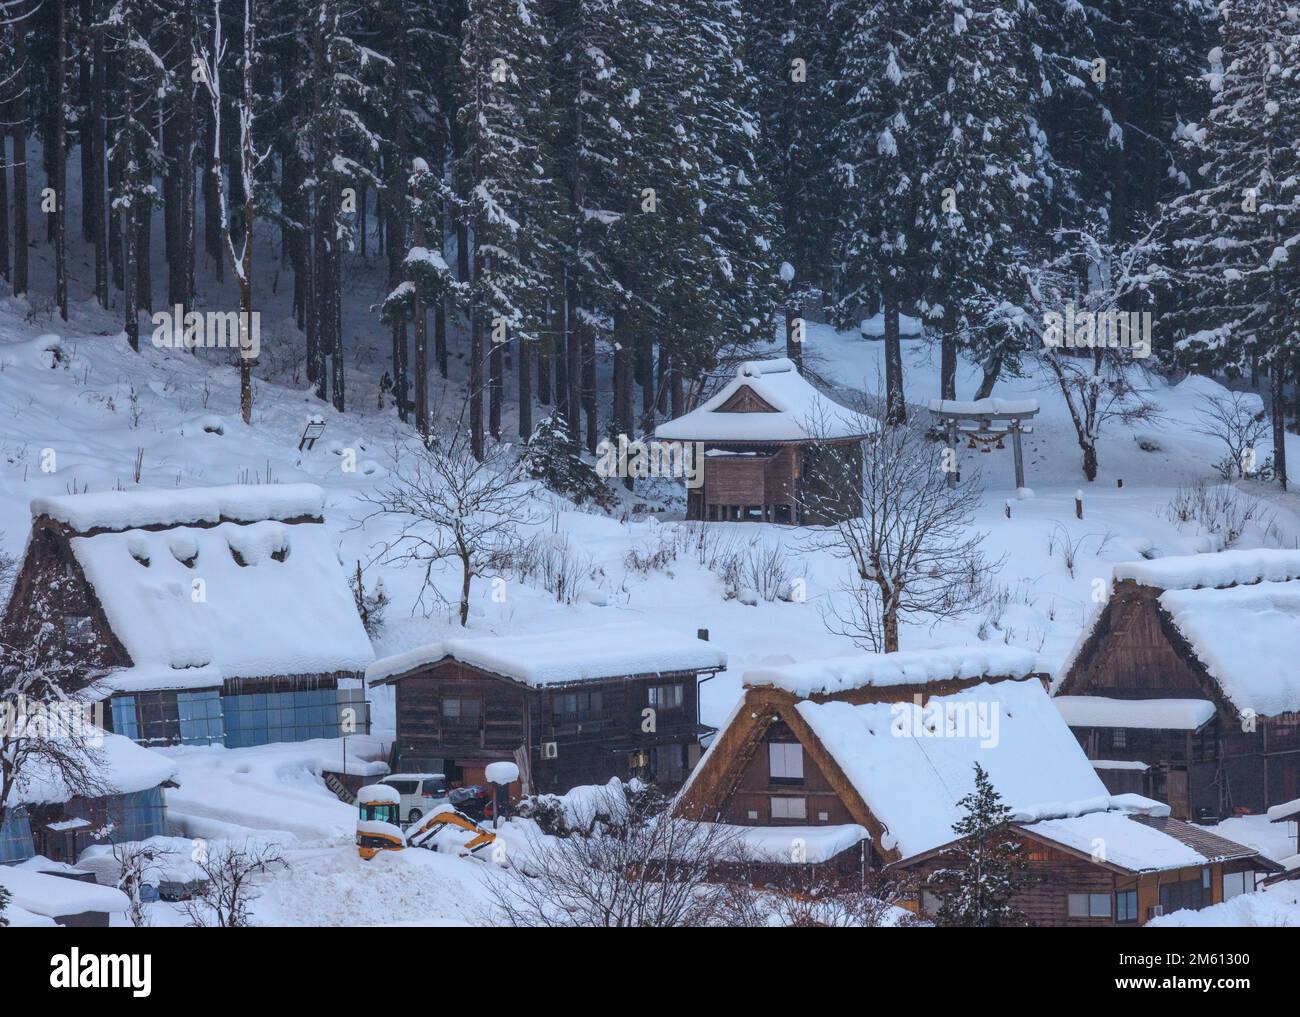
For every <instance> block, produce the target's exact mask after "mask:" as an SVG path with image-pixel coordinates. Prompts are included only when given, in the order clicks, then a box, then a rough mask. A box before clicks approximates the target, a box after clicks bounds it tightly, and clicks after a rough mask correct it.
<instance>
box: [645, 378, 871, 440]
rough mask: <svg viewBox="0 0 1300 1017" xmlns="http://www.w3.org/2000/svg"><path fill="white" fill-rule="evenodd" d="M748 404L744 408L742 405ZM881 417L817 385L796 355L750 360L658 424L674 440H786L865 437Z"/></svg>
mask: <svg viewBox="0 0 1300 1017" xmlns="http://www.w3.org/2000/svg"><path fill="white" fill-rule="evenodd" d="M742 407H743V408H742ZM875 430H876V422H875V421H874V420H872V419H871V418H869V417H865V416H863V415H862V414H859V413H855V412H853V411H852V410H850V409H848V408H846V407H844V406H841V405H840V404H839V403H837V402H835V401H834V400H832V399H830V398H828V397H827V396H825V395H823V394H822V393H821V392H819V391H818V390H817V389H816V388H814V387H813V386H812V385H811V384H809V383H808V381H807V380H806V379H805V378H804V377H803V375H801V374H800V373H799V370H798V368H797V367H795V364H794V361H792V360H788V359H786V358H784V357H783V358H780V359H777V360H748V361H746V362H745V363H743V364H741V365H740V366H739V367H738V368H736V377H735V378H733V379H732V380H731V381H729V382H728V383H727V384H726V385H725V386H723V388H722V389H721V390H720V391H719V392H718V393H717V394H716V395H714V396H713V397H712V398H710V399H708V400H707V401H705V402H704V403H703V404H701V405H700V406H698V407H696V408H695V409H693V410H691V412H690V413H687V414H684V415H683V416H680V417H678V418H677V419H676V420H669V421H667V422H666V423H663V424H660V425H659V426H658V427H657V428H655V437H656V438H661V439H667V440H670V441H719V442H760V443H761V442H787V441H809V440H813V439H823V440H847V439H851V438H864V437H866V436H867V435H869V434H871V433H873V432H874V431H875Z"/></svg>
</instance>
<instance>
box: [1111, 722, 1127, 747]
mask: <svg viewBox="0 0 1300 1017" xmlns="http://www.w3.org/2000/svg"><path fill="white" fill-rule="evenodd" d="M1110 747H1111V748H1112V749H1126V748H1128V732H1127V731H1125V730H1124V729H1123V728H1122V727H1115V728H1111V731H1110Z"/></svg>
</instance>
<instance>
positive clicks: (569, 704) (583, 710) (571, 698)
mask: <svg viewBox="0 0 1300 1017" xmlns="http://www.w3.org/2000/svg"><path fill="white" fill-rule="evenodd" d="M603 706H604V697H603V696H602V695H601V693H599V692H561V693H559V694H557V695H556V696H555V698H554V699H552V700H551V712H552V713H553V715H554V716H555V721H556V723H557V724H558V723H573V722H575V721H584V720H593V719H595V718H598V717H599V716H600V714H601V710H602V709H603Z"/></svg>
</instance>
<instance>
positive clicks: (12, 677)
mask: <svg viewBox="0 0 1300 1017" xmlns="http://www.w3.org/2000/svg"><path fill="white" fill-rule="evenodd" d="M87 685H88V678H87V674H86V669H85V667H84V665H82V664H79V663H77V662H76V661H63V660H52V659H48V658H47V656H46V655H44V654H42V653H41V652H39V650H38V649H37V648H20V647H14V646H8V645H5V644H2V643H0V825H2V824H3V823H4V820H5V812H6V809H7V808H8V803H11V802H12V801H14V800H15V799H18V798H21V796H22V793H23V792H24V791H25V790H26V789H28V788H29V787H32V786H34V785H39V786H40V787H41V788H42V789H44V790H48V789H55V790H56V791H57V792H58V793H60V794H63V795H66V796H67V797H69V798H71V797H74V796H82V797H86V798H98V797H101V796H103V795H105V794H108V793H109V789H108V787H107V786H106V784H105V782H104V779H103V776H102V770H103V755H102V753H101V751H100V749H99V745H100V742H101V739H102V737H103V731H102V730H101V729H100V728H99V727H97V726H96V725H95V724H93V723H92V721H91V717H90V707H89V705H88V704H89V703H90V702H93V698H92V699H85V698H81V696H82V695H83V694H84V689H85V687H86V686H87Z"/></svg>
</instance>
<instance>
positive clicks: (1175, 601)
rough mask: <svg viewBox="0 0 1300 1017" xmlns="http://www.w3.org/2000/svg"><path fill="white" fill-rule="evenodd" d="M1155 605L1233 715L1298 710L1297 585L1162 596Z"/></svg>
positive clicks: (1299, 618)
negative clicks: (1219, 693)
mask: <svg viewBox="0 0 1300 1017" xmlns="http://www.w3.org/2000/svg"><path fill="white" fill-rule="evenodd" d="M1159 603H1160V607H1161V608H1162V609H1163V610H1164V611H1166V612H1167V613H1168V615H1169V617H1170V620H1171V621H1172V622H1173V624H1174V627H1175V628H1177V629H1178V632H1179V634H1180V635H1182V637H1183V638H1184V639H1186V640H1187V643H1188V645H1189V646H1190V647H1191V649H1192V652H1193V653H1194V654H1195V655H1196V659H1197V660H1199V661H1200V662H1201V664H1202V665H1204V667H1205V670H1206V671H1207V672H1209V675H1210V677H1211V678H1213V679H1214V680H1215V681H1216V682H1217V683H1218V685H1219V687H1220V688H1221V689H1222V690H1223V694H1224V695H1225V696H1226V697H1227V698H1228V699H1229V700H1230V701H1231V703H1232V705H1233V706H1234V707H1236V709H1237V710H1239V711H1243V712H1244V711H1247V710H1251V711H1254V712H1255V713H1256V714H1258V715H1260V716H1264V717H1272V716H1277V715H1278V714H1282V713H1289V712H1291V711H1293V710H1297V709H1300V674H1297V673H1296V671H1295V669H1294V666H1293V665H1294V662H1295V661H1297V660H1300V582H1272V581H1262V582H1256V583H1254V584H1252V585H1242V586H1230V587H1222V588H1218V587H1210V588H1199V589H1198V588H1193V589H1174V590H1167V591H1166V592H1164V593H1162V594H1161V595H1160V601H1159Z"/></svg>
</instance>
